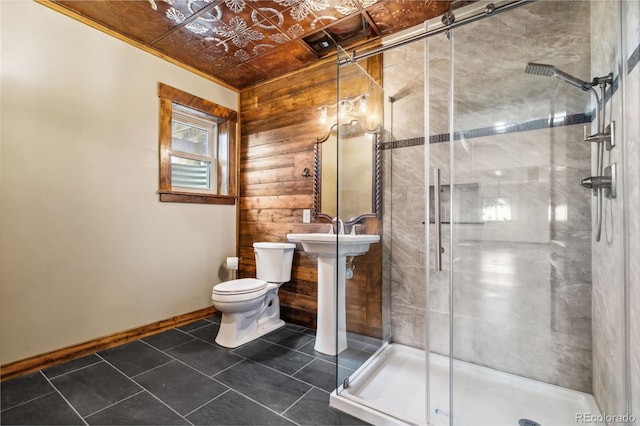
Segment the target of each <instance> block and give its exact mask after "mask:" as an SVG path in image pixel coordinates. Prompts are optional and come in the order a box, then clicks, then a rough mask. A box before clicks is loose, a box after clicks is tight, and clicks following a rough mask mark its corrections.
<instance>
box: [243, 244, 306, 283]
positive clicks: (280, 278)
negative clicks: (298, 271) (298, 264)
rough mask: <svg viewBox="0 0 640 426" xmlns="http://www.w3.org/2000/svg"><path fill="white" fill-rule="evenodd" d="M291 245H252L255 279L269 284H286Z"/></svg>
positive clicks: (289, 268)
mask: <svg viewBox="0 0 640 426" xmlns="http://www.w3.org/2000/svg"><path fill="white" fill-rule="evenodd" d="M295 248H296V245H295V244H292V243H253V252H254V255H255V257H256V278H257V279H259V280H264V281H268V282H270V283H286V282H287V281H289V280H290V279H291V265H292V263H293V251H294V249H295Z"/></svg>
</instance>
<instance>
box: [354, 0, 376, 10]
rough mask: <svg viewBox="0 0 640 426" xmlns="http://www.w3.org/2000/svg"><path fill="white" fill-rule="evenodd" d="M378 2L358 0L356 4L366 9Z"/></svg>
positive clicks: (374, 0)
mask: <svg viewBox="0 0 640 426" xmlns="http://www.w3.org/2000/svg"><path fill="white" fill-rule="evenodd" d="M378 1H380V0H358V3H360V7H362V8H363V9H366V8H367V7H370V6H373V5H374V4H376V3H378Z"/></svg>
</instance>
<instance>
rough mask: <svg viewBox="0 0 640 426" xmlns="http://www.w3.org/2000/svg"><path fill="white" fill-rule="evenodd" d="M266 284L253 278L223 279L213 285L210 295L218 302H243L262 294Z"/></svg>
mask: <svg viewBox="0 0 640 426" xmlns="http://www.w3.org/2000/svg"><path fill="white" fill-rule="evenodd" d="M267 284H268V283H267V282H266V281H264V280H258V279H255V278H241V279H238V280H231V281H225V282H223V283H220V284H217V285H215V286H214V287H213V293H212V295H211V297H212V299H213V300H217V301H220V302H243V301H245V300H251V299H255V298H258V297H261V296H263V295H264V294H265V293H266V292H267V290H268V288H267Z"/></svg>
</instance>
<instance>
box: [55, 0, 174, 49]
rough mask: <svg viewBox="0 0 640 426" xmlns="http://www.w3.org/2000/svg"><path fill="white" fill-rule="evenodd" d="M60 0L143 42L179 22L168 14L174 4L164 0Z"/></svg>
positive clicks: (68, 6)
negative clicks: (151, 1) (174, 20)
mask: <svg viewBox="0 0 640 426" xmlns="http://www.w3.org/2000/svg"><path fill="white" fill-rule="evenodd" d="M56 3H58V4H60V5H62V6H64V7H65V8H67V9H69V10H71V11H73V12H76V13H79V14H80V15H82V16H86V17H88V18H91V19H93V20H95V21H97V22H98V23H100V24H102V25H104V26H105V27H108V28H111V29H113V30H116V31H118V32H120V33H122V34H125V35H127V36H128V37H131V38H132V39H134V40H137V41H140V42H142V43H149V42H150V41H151V40H154V39H155V38H157V37H159V36H160V35H162V34H163V33H165V32H166V31H168V30H170V29H171V28H172V27H175V26H176V24H175V22H172V21H171V20H169V19H167V18H166V16H165V14H166V13H167V11H168V10H169V9H170V8H171V5H170V4H168V3H166V2H164V1H162V0H155V2H154V3H153V4H152V3H150V2H149V1H148V0H144V1H142V0H141V1H128V0H124V1H122V0H86V1H83V0H58V1H56ZM152 5H155V7H156V9H155V10H154V9H153V8H152ZM141 22H144V25H141V24H140V23H141Z"/></svg>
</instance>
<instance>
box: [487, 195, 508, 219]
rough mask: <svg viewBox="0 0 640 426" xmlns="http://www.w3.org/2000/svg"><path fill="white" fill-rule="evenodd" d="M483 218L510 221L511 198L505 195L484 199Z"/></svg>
mask: <svg viewBox="0 0 640 426" xmlns="http://www.w3.org/2000/svg"><path fill="white" fill-rule="evenodd" d="M482 220H484V221H487V222H489V221H492V222H493V221H510V220H511V200H510V199H509V198H504V197H496V198H484V199H483V200H482Z"/></svg>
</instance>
